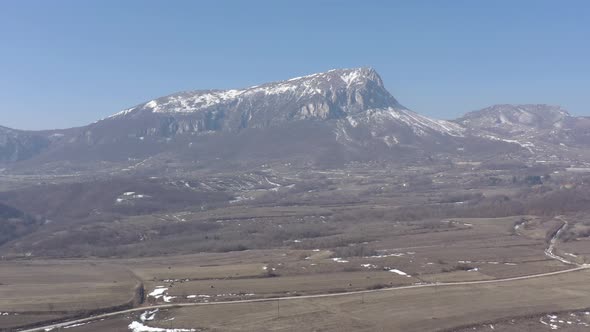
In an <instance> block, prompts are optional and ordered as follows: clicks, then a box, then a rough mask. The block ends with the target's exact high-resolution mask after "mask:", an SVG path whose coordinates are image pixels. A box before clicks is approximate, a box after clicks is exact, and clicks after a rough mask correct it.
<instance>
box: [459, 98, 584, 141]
mask: <svg viewBox="0 0 590 332" xmlns="http://www.w3.org/2000/svg"><path fill="white" fill-rule="evenodd" d="M456 123H458V124H460V125H461V126H463V127H465V128H468V129H469V130H470V131H471V132H472V133H474V134H477V135H480V136H484V135H492V136H494V137H500V138H502V139H509V140H516V141H518V142H521V143H522V144H525V145H527V144H528V145H529V146H537V145H539V146H543V145H558V146H573V147H587V146H588V145H589V144H590V130H589V129H590V119H588V118H585V117H574V116H572V115H570V114H569V113H568V112H567V111H566V110H564V109H562V108H561V107H559V106H551V105H536V104H534V105H533V104H529V105H494V106H491V107H488V108H485V109H482V110H480V111H475V112H470V113H467V114H466V115H465V116H463V117H462V118H460V119H457V120H456Z"/></svg>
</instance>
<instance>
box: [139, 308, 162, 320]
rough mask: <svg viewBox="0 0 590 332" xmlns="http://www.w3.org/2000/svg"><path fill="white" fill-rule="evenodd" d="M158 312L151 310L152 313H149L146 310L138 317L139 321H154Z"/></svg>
mask: <svg viewBox="0 0 590 332" xmlns="http://www.w3.org/2000/svg"><path fill="white" fill-rule="evenodd" d="M158 310H159V309H155V310H152V311H149V310H148V311H146V312H143V313H142V314H141V315H140V316H139V319H141V321H142V322H145V321H151V320H154V319H155V318H156V313H157V312H158Z"/></svg>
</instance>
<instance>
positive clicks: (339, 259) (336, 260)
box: [332, 257, 348, 263]
mask: <svg viewBox="0 0 590 332" xmlns="http://www.w3.org/2000/svg"><path fill="white" fill-rule="evenodd" d="M332 260H333V261H334V262H336V263H348V261H347V260H345V259H342V258H340V257H336V258H332Z"/></svg>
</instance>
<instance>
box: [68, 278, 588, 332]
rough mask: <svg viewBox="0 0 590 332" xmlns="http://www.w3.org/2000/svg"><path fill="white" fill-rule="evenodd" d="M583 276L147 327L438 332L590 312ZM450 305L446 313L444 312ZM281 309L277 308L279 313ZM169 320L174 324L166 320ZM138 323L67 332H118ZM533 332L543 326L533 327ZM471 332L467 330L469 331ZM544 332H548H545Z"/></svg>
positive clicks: (251, 310) (272, 307)
mask: <svg viewBox="0 0 590 332" xmlns="http://www.w3.org/2000/svg"><path fill="white" fill-rule="evenodd" d="M589 277H590V272H589V271H588V270H584V271H579V272H573V273H568V274H561V275H557V276H549V277H541V278H534V279H529V280H519V281H509V282H502V283H497V284H480V285H464V286H462V285H459V286H444V287H443V286H440V287H428V288H417V289H404V290H394V291H384V292H379V293H371V294H365V296H364V297H361V295H358V294H356V295H349V296H338V297H331V298H320V299H301V300H297V299H295V300H289V301H281V302H280V303H279V304H277V302H276V301H273V302H266V303H247V304H227V305H225V304H224V305H213V306H200V307H190V308H180V309H169V310H163V311H161V312H158V313H157V314H156V316H155V317H156V318H155V319H154V320H153V321H150V322H148V323H146V324H147V325H149V326H158V327H161V328H168V329H172V328H194V329H196V330H199V331H298V332H301V331H437V330H447V329H448V330H457V329H460V328H461V327H462V326H468V325H469V326H471V325H473V324H478V323H480V322H485V321H495V320H499V319H502V318H505V317H526V316H530V315H535V314H538V313H551V312H556V311H566V310H582V309H584V308H587V307H589V306H590V302H589V300H588V299H589V298H590V285H588V283H586V282H584V281H585V280H588V278H589ZM451 303H452V305H449V304H451ZM279 305H280V307H278V306H279ZM172 318H174V319H172ZM134 320H135V321H138V320H139V318H138V317H137V315H129V316H127V317H122V318H117V319H114V320H105V321H102V322H95V323H91V324H88V325H85V326H80V327H78V328H72V329H71V330H70V331H73V332H82V331H97V330H105V331H107V330H108V331H125V330H126V328H127V327H126V326H127V325H128V324H130V323H131V322H132V321H134ZM537 328H538V329H536V330H535V331H542V330H543V329H544V328H545V326H543V325H542V324H540V323H539V324H537ZM470 329H471V328H470ZM547 330H548V329H547Z"/></svg>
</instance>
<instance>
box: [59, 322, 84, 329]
mask: <svg viewBox="0 0 590 332" xmlns="http://www.w3.org/2000/svg"><path fill="white" fill-rule="evenodd" d="M88 323H90V322H85V323H78V324H73V325H68V326H64V329H71V328H72V327H78V326H84V325H86V324H88Z"/></svg>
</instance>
